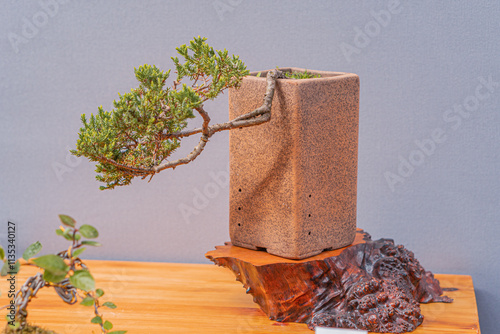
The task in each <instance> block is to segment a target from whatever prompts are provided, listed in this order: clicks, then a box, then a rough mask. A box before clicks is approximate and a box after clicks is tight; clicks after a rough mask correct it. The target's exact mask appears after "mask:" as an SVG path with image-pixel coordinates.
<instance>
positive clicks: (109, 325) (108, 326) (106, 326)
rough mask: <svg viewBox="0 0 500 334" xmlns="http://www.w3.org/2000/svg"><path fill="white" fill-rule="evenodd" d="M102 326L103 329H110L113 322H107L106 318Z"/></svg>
mask: <svg viewBox="0 0 500 334" xmlns="http://www.w3.org/2000/svg"><path fill="white" fill-rule="evenodd" d="M103 327H104V329H105V330H107V331H109V330H110V329H112V328H113V324H112V323H111V322H109V321H107V320H106V321H105V322H104V325H103Z"/></svg>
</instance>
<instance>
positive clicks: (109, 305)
mask: <svg viewBox="0 0 500 334" xmlns="http://www.w3.org/2000/svg"><path fill="white" fill-rule="evenodd" d="M102 306H106V307H109V308H116V307H117V306H116V305H115V304H114V303H112V302H105V303H104V304H102Z"/></svg>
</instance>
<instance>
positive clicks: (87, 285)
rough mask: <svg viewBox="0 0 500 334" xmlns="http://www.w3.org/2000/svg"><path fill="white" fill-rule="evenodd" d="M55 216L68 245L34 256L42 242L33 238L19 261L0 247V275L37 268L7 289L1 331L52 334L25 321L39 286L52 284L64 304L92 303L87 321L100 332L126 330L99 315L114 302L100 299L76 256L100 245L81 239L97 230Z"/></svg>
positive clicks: (110, 333)
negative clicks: (17, 286)
mask: <svg viewBox="0 0 500 334" xmlns="http://www.w3.org/2000/svg"><path fill="white" fill-rule="evenodd" d="M59 218H60V220H61V223H62V225H61V226H60V227H59V229H57V230H56V234H57V235H59V236H61V237H63V238H64V239H66V240H67V241H69V242H70V246H69V247H68V248H66V249H65V250H63V251H61V252H59V253H57V254H47V255H42V256H39V257H35V255H37V254H38V253H39V252H40V251H41V250H42V244H41V243H40V242H38V241H37V242H35V243H33V244H31V245H30V246H29V247H28V248H27V249H26V250H25V251H24V253H23V256H22V257H23V259H24V261H23V262H20V261H19V260H18V261H13V260H12V258H11V257H10V255H9V257H7V256H6V254H5V251H4V249H3V248H2V247H0V261H1V262H2V263H3V265H2V269H1V276H7V275H11V276H10V277H11V278H10V279H12V280H15V278H13V277H14V276H13V275H16V274H17V273H18V272H19V270H20V268H21V267H23V266H32V267H36V268H38V269H39V270H40V271H39V272H38V273H37V274H36V275H34V276H31V277H29V278H28V279H27V280H26V282H25V283H24V284H23V285H22V286H21V288H20V289H19V290H18V291H17V292H15V293H14V291H11V290H9V292H8V297H9V298H10V300H11V302H10V304H9V305H6V306H5V307H4V308H6V309H7V316H6V319H7V325H6V327H5V330H4V332H3V333H6V334H14V333H40V334H43V333H48V334H55V333H54V332H52V331H45V330H42V329H41V328H39V327H36V326H31V325H29V324H28V322H27V317H28V305H29V303H30V301H31V300H32V299H33V298H35V297H36V295H37V293H38V291H39V290H40V289H42V288H50V287H52V288H54V290H55V291H56V293H57V294H58V295H59V297H61V299H62V300H63V301H64V302H65V303H67V304H70V305H71V304H75V303H77V302H78V301H80V304H81V305H84V306H89V307H92V308H93V313H94V317H93V318H92V319H91V320H90V321H91V322H92V323H94V324H96V325H97V326H99V327H100V330H101V333H103V334H124V333H126V331H111V329H112V328H113V324H112V323H111V322H110V321H108V320H104V319H103V313H102V309H103V308H110V309H115V308H116V305H115V304H114V303H112V302H110V301H106V302H103V301H102V299H101V297H102V296H104V291H103V290H102V289H99V288H97V289H96V287H95V281H94V278H93V277H92V274H91V273H90V271H89V269H88V267H87V266H86V265H85V263H84V262H83V261H82V260H81V259H80V257H79V256H80V254H81V253H82V252H83V251H85V249H86V246H100V244H99V243H98V242H96V241H94V240H85V239H95V238H97V237H98V236H99V232H98V231H97V229H95V228H94V227H93V226H91V225H87V224H84V225H81V226H79V227H78V226H77V225H76V222H75V220H74V219H73V218H71V217H69V216H66V215H59ZM9 250H10V247H9ZM9 254H11V252H9ZM10 279H8V281H9V280H10Z"/></svg>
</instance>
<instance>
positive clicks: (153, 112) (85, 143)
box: [71, 37, 248, 189]
mask: <svg viewBox="0 0 500 334" xmlns="http://www.w3.org/2000/svg"><path fill="white" fill-rule="evenodd" d="M205 41H206V38H202V37H197V38H194V39H193V40H192V41H190V43H189V45H181V46H180V47H178V48H177V49H176V50H177V53H178V54H179V57H180V58H181V60H180V59H179V57H172V60H173V62H174V65H175V69H176V73H177V77H176V79H175V81H174V82H173V85H172V87H166V81H167V79H168V78H169V75H170V70H168V71H162V70H160V69H158V68H157V67H156V66H154V65H153V66H151V65H147V64H146V65H143V66H140V67H139V68H136V69H134V72H135V77H136V79H137V81H138V82H139V87H137V88H133V89H132V90H131V91H130V93H126V94H123V95H119V99H118V100H117V101H114V109H113V110H112V111H105V110H104V109H103V108H102V106H101V107H99V109H98V113H97V114H96V115H93V114H92V115H91V116H90V118H88V119H87V117H86V116H85V115H82V123H83V127H82V128H81V129H80V133H79V139H78V141H77V148H76V150H72V151H71V153H73V154H74V155H76V156H85V157H87V158H88V159H89V160H91V161H94V162H97V166H96V172H97V173H98V175H97V176H96V178H97V180H98V181H101V182H103V183H105V184H106V186H101V187H100V188H101V189H112V188H114V187H115V186H123V185H128V184H130V182H131V180H132V179H133V178H134V177H136V176H142V177H143V178H144V177H146V176H147V175H151V176H152V175H153V174H154V173H151V172H149V173H148V172H145V171H144V170H147V169H149V170H150V169H151V168H153V167H156V166H159V165H161V164H162V162H164V161H166V160H167V159H168V158H169V157H170V156H171V155H172V153H173V152H175V150H176V149H178V148H179V147H180V139H181V137H183V135H180V133H181V131H182V130H183V129H185V128H186V126H187V123H188V120H189V119H191V118H194V117H195V112H194V110H196V108H200V107H201V106H202V105H203V103H204V102H205V101H207V100H213V99H214V98H215V97H217V96H218V95H219V94H220V93H221V92H222V91H224V90H225V89H227V88H230V87H238V86H239V84H240V83H241V80H242V78H243V77H244V76H246V75H247V74H248V71H247V70H246V67H245V64H244V63H243V62H242V61H241V60H240V59H239V57H238V56H234V55H231V56H230V55H228V52H227V50H214V49H213V48H212V47H210V46H209V45H208V44H207V43H206V42H205Z"/></svg>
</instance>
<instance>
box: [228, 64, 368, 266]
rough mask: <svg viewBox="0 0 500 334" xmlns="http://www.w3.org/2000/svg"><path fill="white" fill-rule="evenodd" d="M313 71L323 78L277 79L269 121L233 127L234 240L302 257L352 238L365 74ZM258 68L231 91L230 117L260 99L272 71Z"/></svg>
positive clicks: (338, 245) (248, 246)
mask: <svg viewBox="0 0 500 334" xmlns="http://www.w3.org/2000/svg"><path fill="white" fill-rule="evenodd" d="M282 70H285V71H290V70H293V71H304V69H298V68H286V69H282ZM308 72H311V73H313V74H321V78H314V79H298V80H297V79H278V82H277V84H276V91H275V94H274V99H273V105H272V111H271V120H270V121H269V122H267V123H264V124H262V125H258V126H254V127H248V128H241V129H236V130H232V131H230V134H229V146H230V205H229V207H230V214H229V219H230V228H229V230H230V237H231V242H232V243H233V244H234V245H236V246H241V247H246V248H250V249H265V250H267V252H269V253H271V254H274V255H278V256H282V257H286V258H292V259H302V258H306V257H309V256H312V255H316V254H319V253H321V252H322V251H323V250H325V249H336V248H341V247H345V246H348V245H350V244H351V243H352V242H353V241H354V237H355V233H356V179H357V152H358V114H359V77H358V76H357V75H355V74H351V73H338V72H323V71H308ZM255 74H256V73H252V75H250V76H247V77H246V78H244V80H243V82H242V85H241V87H240V88H239V89H231V90H230V92H229V117H230V119H233V118H235V117H237V116H239V115H242V114H244V113H247V112H249V111H251V110H253V109H255V108H257V107H259V106H260V105H261V104H262V101H263V97H264V93H265V90H266V79H265V77H266V74H267V71H264V72H262V75H261V76H260V77H256V76H255Z"/></svg>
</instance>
